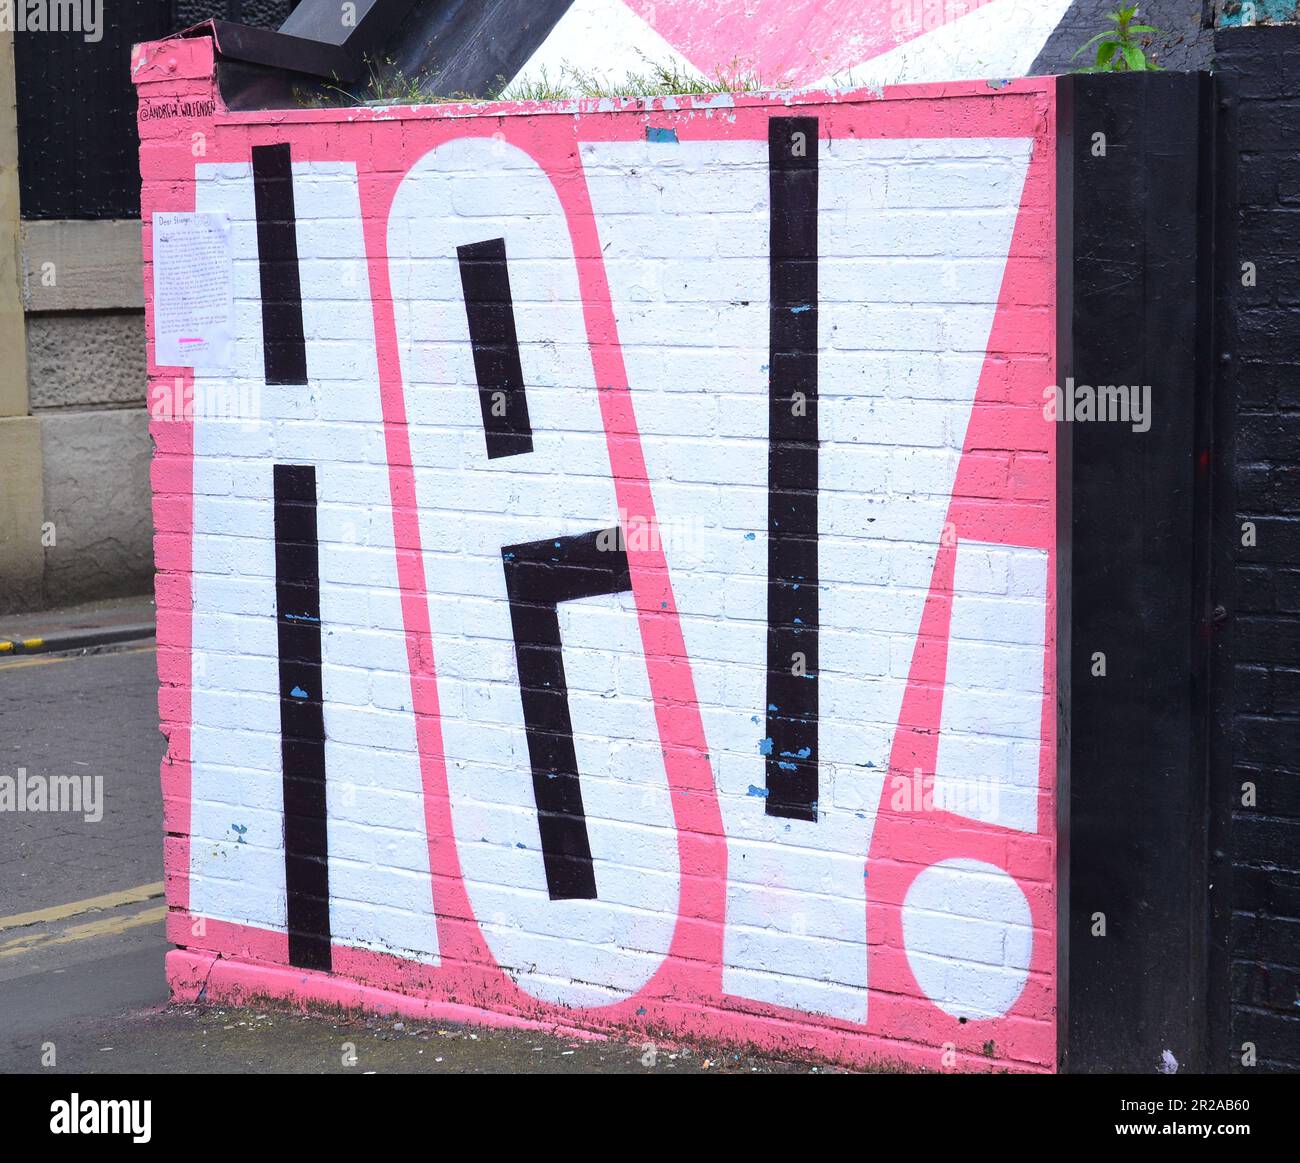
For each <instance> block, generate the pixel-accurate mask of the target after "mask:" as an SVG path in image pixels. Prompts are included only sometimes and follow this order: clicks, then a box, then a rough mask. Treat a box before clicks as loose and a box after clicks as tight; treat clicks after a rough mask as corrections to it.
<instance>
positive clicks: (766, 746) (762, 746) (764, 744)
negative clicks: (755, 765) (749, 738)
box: [758, 739, 772, 755]
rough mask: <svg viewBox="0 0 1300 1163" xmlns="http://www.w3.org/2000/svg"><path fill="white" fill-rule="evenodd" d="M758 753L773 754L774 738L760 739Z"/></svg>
mask: <svg viewBox="0 0 1300 1163" xmlns="http://www.w3.org/2000/svg"><path fill="white" fill-rule="evenodd" d="M758 753H759V754H760V755H771V754H772V740H771V739H760V740H759V741H758Z"/></svg>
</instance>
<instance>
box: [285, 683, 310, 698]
mask: <svg viewBox="0 0 1300 1163" xmlns="http://www.w3.org/2000/svg"><path fill="white" fill-rule="evenodd" d="M289 696H290V698H295V699H306V698H310V697H311V696H310V695H308V694H307V692H306V691H305V690H303V689H302V687H300V686H296V687H294V688H293V690H291V691H290V692H289Z"/></svg>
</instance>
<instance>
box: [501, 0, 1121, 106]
mask: <svg viewBox="0 0 1300 1163" xmlns="http://www.w3.org/2000/svg"><path fill="white" fill-rule="evenodd" d="M1070 4H1071V0H573V3H572V4H571V5H570V6H569V8H568V10H567V11H566V12H565V13H564V15H563V16H562V17H561V18H560V20H559V22H558V23H557V24H556V25H555V27H554V28H553V29H551V31H550V33H549V34H548V35H547V37H546V38H545V40H543V41H542V43H541V44H540V45H538V47H537V48H536V50H535V51H534V52H533V53H532V55H531V56H530V57H529V59H528V60H527V61H526V62H525V64H524V66H523V68H522V69H520V70H519V72H518V73H517V74H516V76H515V77H514V80H515V81H517V82H522V81H537V80H540V79H542V78H543V77H547V78H550V79H551V80H555V79H557V78H558V77H559V76H560V75H561V73H563V72H565V71H566V70H567V71H570V72H574V71H576V72H580V73H584V74H589V75H595V76H599V77H603V78H605V79H606V81H607V82H614V83H616V82H617V81H618V80H620V79H621V78H623V77H624V76H625V75H627V74H628V73H644V72H645V71H646V70H647V68H648V67H649V66H650V65H657V66H664V67H670V68H673V69H675V70H677V71H678V72H680V73H683V74H685V75H688V76H690V75H698V76H701V77H717V76H720V75H734V74H736V73H737V72H739V73H743V74H746V75H756V76H758V77H759V78H761V79H762V81H763V83H765V84H784V85H791V86H800V87H802V86H813V87H823V88H825V87H830V86H840V87H843V86H845V85H850V84H853V85H893V84H902V83H913V82H917V81H935V80H945V81H947V80H955V79H959V78H979V79H983V78H985V77H1021V76H1024V75H1025V74H1027V73H1029V72H1030V71H1031V70H1032V67H1033V64H1034V61H1035V59H1036V58H1037V57H1038V54H1039V53H1040V52H1041V51H1042V49H1043V47H1044V45H1045V44H1046V42H1047V40H1048V38H1049V37H1050V36H1051V34H1052V32H1053V31H1054V30H1055V29H1056V27H1057V25H1058V24H1060V22H1061V20H1062V18H1063V17H1064V16H1065V15H1066V13H1067V12H1068V11H1069V9H1070ZM1097 19H1098V20H1100V19H1101V15H1100V13H1099V14H1098V17H1097ZM1079 39H1080V41H1082V40H1084V39H1086V37H1080V38H1079Z"/></svg>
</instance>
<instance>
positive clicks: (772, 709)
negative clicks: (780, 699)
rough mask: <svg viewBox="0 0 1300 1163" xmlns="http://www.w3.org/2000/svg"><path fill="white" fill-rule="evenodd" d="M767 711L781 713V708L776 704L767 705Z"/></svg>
mask: <svg viewBox="0 0 1300 1163" xmlns="http://www.w3.org/2000/svg"><path fill="white" fill-rule="evenodd" d="M767 709H768V710H769V711H779V710H780V709H781V708H780V707H778V706H777V705H776V704H775V703H768V704H767Z"/></svg>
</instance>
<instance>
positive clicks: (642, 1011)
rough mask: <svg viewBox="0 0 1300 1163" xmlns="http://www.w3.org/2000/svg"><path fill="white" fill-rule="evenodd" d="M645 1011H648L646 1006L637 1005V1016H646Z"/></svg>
mask: <svg viewBox="0 0 1300 1163" xmlns="http://www.w3.org/2000/svg"><path fill="white" fill-rule="evenodd" d="M645 1013H646V1010H645V1006H637V1008H636V1016H637V1017H638V1018H643V1017H645Z"/></svg>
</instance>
